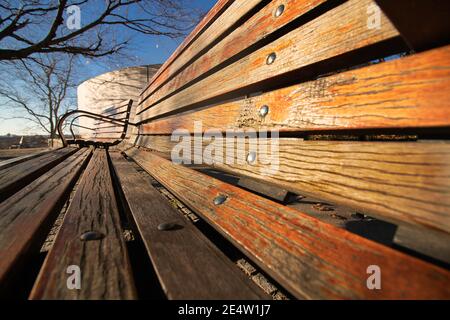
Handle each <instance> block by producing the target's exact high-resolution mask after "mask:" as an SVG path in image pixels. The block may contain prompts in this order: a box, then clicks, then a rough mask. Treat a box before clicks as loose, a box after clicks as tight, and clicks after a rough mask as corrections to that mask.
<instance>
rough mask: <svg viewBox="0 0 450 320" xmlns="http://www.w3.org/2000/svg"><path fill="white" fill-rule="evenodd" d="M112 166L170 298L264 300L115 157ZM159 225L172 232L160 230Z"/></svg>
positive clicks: (235, 268) (145, 180)
mask: <svg viewBox="0 0 450 320" xmlns="http://www.w3.org/2000/svg"><path fill="white" fill-rule="evenodd" d="M110 155H111V159H112V163H113V165H114V168H115V170H116V173H117V175H118V178H119V180H120V184H121V187H122V189H123V192H124V194H125V197H126V199H127V202H128V204H129V207H130V210H131V212H132V215H133V217H134V220H135V222H136V226H137V228H138V229H139V232H140V234H141V237H142V239H143V241H144V243H145V246H146V248H147V252H148V254H149V256H150V257H151V260H152V263H153V266H154V268H155V270H156V273H157V275H158V278H159V280H160V282H161V284H162V287H163V289H164V291H165V293H166V295H167V297H168V298H169V299H261V298H266V299H268V298H269V296H266V295H264V294H263V292H262V290H261V289H259V288H257V287H256V286H255V285H254V283H252V282H251V281H250V280H249V279H248V278H246V277H245V276H244V274H243V273H242V272H241V271H240V270H239V269H238V268H237V267H236V265H235V264H234V263H233V262H231V261H230V260H229V259H228V258H227V257H226V256H225V255H224V254H223V253H222V252H221V251H219V250H218V249H217V247H215V246H214V244H212V243H211V242H210V241H209V240H208V239H207V238H206V237H205V236H204V235H203V234H201V233H200V232H199V231H198V229H196V228H195V227H194V226H193V225H192V224H191V223H190V222H188V221H186V219H185V218H183V217H182V215H181V214H180V213H178V212H177V211H176V210H175V209H174V208H173V207H172V206H170V204H169V202H168V201H167V199H165V198H163V197H162V195H161V194H160V193H159V191H158V190H156V189H155V188H154V187H153V186H152V185H151V183H150V181H149V180H148V179H145V178H144V177H143V176H142V175H141V174H140V173H139V172H138V171H136V168H135V167H133V165H132V164H131V163H130V162H128V161H127V160H125V158H124V157H123V156H122V155H121V154H119V153H117V152H116V153H111V154H110ZM162 223H174V224H176V225H177V226H178V228H175V230H171V231H161V230H159V229H158V226H159V225H160V224H162Z"/></svg>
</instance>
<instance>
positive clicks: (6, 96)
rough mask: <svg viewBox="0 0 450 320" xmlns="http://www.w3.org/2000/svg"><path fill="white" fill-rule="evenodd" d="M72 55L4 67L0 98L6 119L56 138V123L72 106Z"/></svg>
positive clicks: (73, 58)
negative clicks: (27, 123)
mask: <svg viewBox="0 0 450 320" xmlns="http://www.w3.org/2000/svg"><path fill="white" fill-rule="evenodd" d="M74 66H75V56H74V55H61V54H59V55H45V56H38V57H36V58H35V59H33V60H32V61H31V60H20V61H18V62H16V63H13V64H11V65H10V66H8V69H7V70H8V72H9V73H8V74H7V75H5V76H4V77H3V78H2V79H1V82H0V96H1V97H2V99H3V100H4V101H5V102H4V107H6V108H9V112H7V113H8V114H10V116H9V118H8V119H18V118H21V119H24V120H28V121H31V122H33V123H34V124H36V125H37V126H38V127H40V128H41V129H42V130H44V131H45V132H47V133H48V135H49V136H50V138H51V139H54V138H56V137H57V136H58V134H57V127H56V126H57V123H58V121H59V119H60V117H61V115H62V114H64V113H65V112H67V110H68V108H69V106H71V105H74V103H75V97H74V94H73V91H74V90H73V89H74V88H75V81H74Z"/></svg>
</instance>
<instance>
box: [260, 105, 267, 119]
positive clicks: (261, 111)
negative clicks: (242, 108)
mask: <svg viewBox="0 0 450 320" xmlns="http://www.w3.org/2000/svg"><path fill="white" fill-rule="evenodd" d="M268 113H269V106H268V105H263V106H262V107H261V108H260V109H259V115H260V116H261V117H265V116H266V115H267V114H268Z"/></svg>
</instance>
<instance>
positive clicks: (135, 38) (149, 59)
mask: <svg viewBox="0 0 450 320" xmlns="http://www.w3.org/2000/svg"><path fill="white" fill-rule="evenodd" d="M216 1H217V0H191V1H188V3H189V5H191V6H192V8H196V9H198V10H201V11H202V12H207V11H209V9H211V8H212V6H213V5H214V4H215V3H216ZM82 14H83V13H82ZM81 18H82V21H83V15H82V17H81ZM122 35H123V36H124V37H128V36H132V42H131V45H130V48H129V49H128V51H127V52H128V55H129V56H131V57H133V59H134V60H132V61H130V60H127V61H121V60H120V59H119V60H118V61H114V63H104V62H101V61H96V60H88V59H84V58H81V62H82V63H81V64H80V65H81V66H80V67H79V69H78V77H77V81H78V82H79V83H81V82H82V81H84V80H86V79H89V78H91V77H95V76H97V75H99V74H102V73H105V72H108V71H112V70H115V69H119V68H123V67H127V66H131V65H144V64H160V63H163V62H164V61H165V60H167V58H168V57H169V56H170V55H171V54H172V52H173V51H174V50H175V49H176V48H177V47H178V46H179V45H180V43H181V42H182V41H183V38H180V39H170V38H168V37H157V36H148V35H143V34H136V33H133V32H132V31H127V29H124V31H123V34H122ZM1 103H2V102H1V99H0V105H1ZM2 109H3V110H2ZM8 116H9V115H8V114H7V112H5V110H4V108H1V107H0V135H5V134H7V133H11V134H17V135H22V134H43V133H44V131H43V130H39V129H38V128H36V127H35V126H34V125H33V124H32V123H30V122H27V121H26V120H19V119H12V120H2V119H1V118H4V117H8Z"/></svg>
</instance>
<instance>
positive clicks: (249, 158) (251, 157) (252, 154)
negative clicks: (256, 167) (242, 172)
mask: <svg viewBox="0 0 450 320" xmlns="http://www.w3.org/2000/svg"><path fill="white" fill-rule="evenodd" d="M255 160H256V152H255V151H252V152H249V153H248V155H247V162H248V163H253V162H255Z"/></svg>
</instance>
